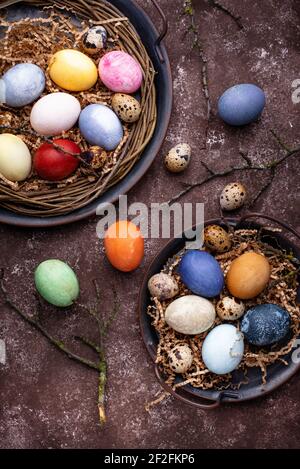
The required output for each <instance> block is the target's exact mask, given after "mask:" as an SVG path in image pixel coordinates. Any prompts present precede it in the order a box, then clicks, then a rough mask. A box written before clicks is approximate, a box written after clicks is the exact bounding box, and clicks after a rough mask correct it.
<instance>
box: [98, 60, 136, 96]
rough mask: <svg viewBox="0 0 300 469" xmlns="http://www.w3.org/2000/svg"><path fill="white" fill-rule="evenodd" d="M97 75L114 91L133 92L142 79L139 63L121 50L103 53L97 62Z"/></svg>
mask: <svg viewBox="0 0 300 469" xmlns="http://www.w3.org/2000/svg"><path fill="white" fill-rule="evenodd" d="M99 75H100V79H101V81H102V83H103V84H104V85H105V86H106V87H107V88H108V89H109V90H112V91H115V92H116V93H127V94H131V93H135V92H136V91H137V90H138V89H139V88H140V87H141V85H142V81H143V71H142V68H141V66H140V64H139V63H138V62H137V61H136V60H135V59H134V58H133V57H132V56H131V55H129V54H127V53H126V52H123V51H112V52H108V53H107V54H105V55H104V56H103V57H102V59H101V60H100V63H99Z"/></svg>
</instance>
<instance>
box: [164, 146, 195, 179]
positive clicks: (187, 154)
mask: <svg viewBox="0 0 300 469" xmlns="http://www.w3.org/2000/svg"><path fill="white" fill-rule="evenodd" d="M191 153H192V150H191V147H190V146H189V145H188V144H187V143H179V144H178V145H176V146H175V147H174V148H172V149H171V150H170V151H169V153H168V154H167V156H166V157H165V165H166V168H167V169H168V170H169V171H171V173H181V172H182V171H184V170H185V169H186V168H187V167H188V165H189V163H190V160H191Z"/></svg>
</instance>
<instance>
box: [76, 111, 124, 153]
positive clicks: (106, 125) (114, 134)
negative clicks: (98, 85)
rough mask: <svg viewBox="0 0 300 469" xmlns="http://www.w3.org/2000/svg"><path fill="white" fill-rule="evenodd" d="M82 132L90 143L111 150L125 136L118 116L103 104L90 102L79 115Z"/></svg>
mask: <svg viewBox="0 0 300 469" xmlns="http://www.w3.org/2000/svg"><path fill="white" fill-rule="evenodd" d="M79 128H80V132H81V133H82V135H83V136H84V138H85V139H86V141H87V142H88V143H89V144H90V145H96V146H98V147H102V148H104V149H105V150H108V151H111V150H114V149H115V148H117V146H118V145H119V144H120V143H121V141H122V138H123V134H124V131H123V127H122V124H121V122H120V120H119V118H118V116H117V115H116V114H115V113H114V112H113V111H112V110H111V109H110V108H109V107H107V106H104V105H103V104H89V105H88V106H87V107H86V108H84V109H83V111H82V112H81V114H80V117H79Z"/></svg>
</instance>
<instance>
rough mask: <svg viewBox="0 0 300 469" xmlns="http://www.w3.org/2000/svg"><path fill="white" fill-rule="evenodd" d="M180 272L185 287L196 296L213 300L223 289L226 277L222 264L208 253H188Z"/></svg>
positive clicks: (194, 251) (193, 251) (183, 259)
mask: <svg viewBox="0 0 300 469" xmlns="http://www.w3.org/2000/svg"><path fill="white" fill-rule="evenodd" d="M178 272H179V275H180V277H181V280H182V282H183V283H184V284H185V286H186V287H187V288H188V289H189V290H191V291H192V292H193V293H195V294H196V295H200V296H204V297H205V298H213V297H214V296H217V295H219V294H220V293H221V291H222V289H223V286H224V276H223V272H222V269H221V267H220V264H219V263H218V262H217V261H216V259H215V258H214V257H213V256H212V255H211V254H209V253H208V252H205V251H197V250H192V249H191V250H189V251H187V252H186V254H184V256H183V257H182V259H181V261H180V264H179V269H178Z"/></svg>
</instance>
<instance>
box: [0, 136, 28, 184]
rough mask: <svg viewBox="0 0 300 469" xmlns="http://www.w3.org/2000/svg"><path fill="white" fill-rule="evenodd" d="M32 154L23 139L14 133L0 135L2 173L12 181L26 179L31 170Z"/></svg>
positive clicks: (0, 166)
mask: <svg viewBox="0 0 300 469" xmlns="http://www.w3.org/2000/svg"><path fill="white" fill-rule="evenodd" d="M31 164H32V159H31V154H30V151H29V149H28V147H27V145H26V144H25V143H24V142H23V140H22V139H21V138H19V137H17V136H16V135H13V134H8V133H7V134H1V135H0V173H1V174H2V176H4V177H5V178H6V179H8V180H9V181H12V182H18V181H24V180H25V179H26V178H27V177H28V176H29V174H30V172H31Z"/></svg>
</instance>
